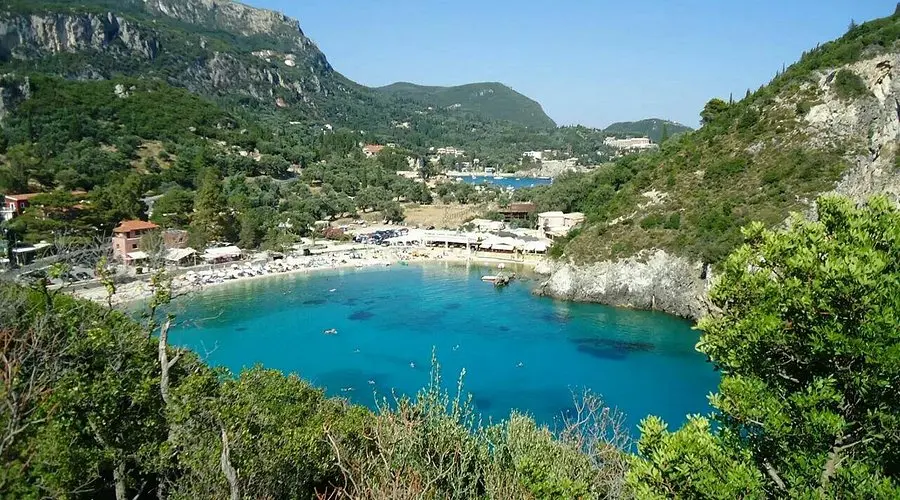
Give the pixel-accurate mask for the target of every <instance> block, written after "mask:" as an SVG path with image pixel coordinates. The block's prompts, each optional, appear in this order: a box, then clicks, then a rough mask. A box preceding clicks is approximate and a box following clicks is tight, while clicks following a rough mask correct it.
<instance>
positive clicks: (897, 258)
mask: <svg viewBox="0 0 900 500" xmlns="http://www.w3.org/2000/svg"><path fill="white" fill-rule="evenodd" d="M818 215H819V218H818V220H816V221H807V220H803V219H801V218H800V217H799V216H796V217H794V218H793V219H792V220H791V221H790V224H789V228H788V229H785V230H778V231H773V230H766V229H764V228H763V226H762V225H761V224H753V225H751V226H750V227H749V228H746V229H745V231H744V235H745V237H746V243H745V244H744V245H743V246H742V247H740V248H739V249H738V250H736V251H735V252H734V253H733V254H732V255H731V256H730V257H729V258H728V259H727V260H726V262H725V263H724V264H723V267H722V269H721V276H720V279H719V281H718V283H717V285H716V286H715V287H714V289H713V290H712V292H711V299H712V301H713V303H714V304H715V305H716V306H717V307H718V308H719V309H720V312H718V313H717V314H714V315H712V316H710V317H708V318H706V319H704V320H703V321H701V322H700V325H699V328H700V329H701V330H702V331H703V335H702V337H701V339H700V342H699V344H698V348H699V350H701V351H702V352H704V353H705V354H706V355H707V356H709V358H710V359H711V360H712V361H713V363H715V365H716V367H717V368H718V369H719V370H721V372H722V382H721V385H720V387H719V393H718V394H715V395H713V396H711V403H712V405H713V407H714V408H715V410H716V411H715V413H714V418H715V419H716V420H717V421H718V431H717V432H715V434H714V441H713V442H708V443H707V445H708V446H707V447H708V448H709V449H707V450H706V451H704V452H703V453H707V454H709V455H711V456H717V457H719V458H720V459H721V460H719V463H718V466H717V467H697V468H695V469H693V470H694V472H696V474H688V475H686V476H685V475H684V474H683V473H684V471H685V470H691V468H690V461H691V460H692V459H695V458H696V456H697V455H696V454H690V453H684V450H685V447H687V446H696V443H697V441H696V440H690V441H688V440H685V441H684V442H683V443H681V444H678V443H675V446H672V444H673V442H672V441H673V439H674V438H673V435H669V434H667V433H666V432H665V430H664V428H663V429H661V428H660V423H659V422H658V421H657V419H653V420H648V421H645V422H644V425H643V428H642V431H643V433H644V436H643V437H642V438H641V445H640V455H641V458H640V459H639V460H638V461H637V465H636V467H635V468H634V469H633V471H632V473H631V477H630V480H631V482H632V485H634V486H635V487H638V488H642V491H643V492H644V493H645V494H646V495H645V496H651V497H652V496H656V495H660V496H672V495H675V496H678V495H685V494H687V493H686V492H690V491H691V490H689V488H696V487H697V486H698V485H702V484H706V485H707V486H708V487H709V490H707V491H700V492H699V493H698V492H697V490H693V494H696V495H699V496H710V497H714V496H716V491H718V490H717V488H721V487H722V486H721V485H723V484H726V483H724V482H723V481H721V480H719V481H712V482H709V481H708V479H709V478H710V476H711V475H716V474H718V475H719V476H723V475H724V474H725V471H726V470H729V469H741V468H742V467H745V466H747V465H750V466H752V467H753V468H755V470H756V471H757V473H756V474H751V473H745V474H743V475H742V476H741V477H740V478H732V479H738V480H739V481H743V482H744V485H743V486H744V491H746V492H749V494H747V495H745V496H746V497H753V496H758V493H759V489H758V483H759V484H761V485H762V487H763V488H764V490H765V492H766V495H767V496H798V497H827V498H849V497H853V498H897V497H900V211H898V209H897V208H896V207H895V206H894V205H893V204H892V203H890V202H889V201H888V200H886V199H884V198H874V199H872V200H871V201H870V202H868V203H867V204H865V205H863V206H858V207H857V206H854V205H853V204H852V203H851V202H850V201H849V200H846V199H843V198H839V197H823V198H820V199H819V201H818ZM690 432H693V433H696V425H693V424H692V425H688V426H687V427H686V428H685V429H682V430H679V431H678V432H676V433H675V435H678V434H683V433H690ZM704 439H706V438H704ZM707 441H708V440H707ZM667 446H668V447H669V448H670V449H669V450H668V451H666V450H665V448H666V447H667ZM715 448H719V449H715ZM679 474H680V476H679ZM673 478H678V479H679V480H678V481H670V479H673ZM720 479H721V478H720ZM647 485H649V487H648V486H647ZM731 486H732V487H733V486H735V485H734V484H731ZM738 490H739V488H738V489H735V490H734V491H738ZM754 493H756V494H754ZM693 494H688V496H694V495H693Z"/></svg>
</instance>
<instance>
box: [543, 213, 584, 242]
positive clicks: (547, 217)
mask: <svg viewBox="0 0 900 500" xmlns="http://www.w3.org/2000/svg"><path fill="white" fill-rule="evenodd" d="M584 219H585V217H584V214H583V213H581V212H572V213H568V214H567V213H563V212H543V213H539V214H538V227H539V228H540V229H542V230H543V231H544V234H545V235H546V236H547V237H548V238H556V237H559V236H565V235H567V234H569V232H570V231H572V229H575V227H577V226H579V225H580V224H582V223H584Z"/></svg>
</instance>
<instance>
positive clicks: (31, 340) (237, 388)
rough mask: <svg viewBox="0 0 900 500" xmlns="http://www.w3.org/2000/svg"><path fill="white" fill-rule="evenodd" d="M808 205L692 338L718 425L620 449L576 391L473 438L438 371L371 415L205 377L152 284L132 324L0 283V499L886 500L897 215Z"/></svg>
mask: <svg viewBox="0 0 900 500" xmlns="http://www.w3.org/2000/svg"><path fill="white" fill-rule="evenodd" d="M818 206H819V207H820V214H819V215H820V219H819V221H817V222H806V221H803V220H800V219H799V218H798V219H797V220H795V221H794V223H793V224H792V225H791V229H789V230H783V231H777V232H776V231H768V230H765V229H763V227H762V225H761V224H754V225H752V226H750V227H749V228H748V229H747V231H746V233H745V234H746V238H747V243H746V244H745V245H744V246H742V247H741V248H740V249H739V250H737V251H736V252H735V253H734V254H733V255H732V256H731V257H730V258H729V259H728V260H727V262H726V264H725V265H724V266H723V269H724V273H723V275H722V279H721V281H720V282H719V284H718V285H717V286H716V287H715V289H714V290H713V292H712V299H713V301H714V303H715V305H716V306H717V307H718V308H720V311H719V312H718V313H716V314H714V315H713V316H712V317H710V318H708V319H707V320H705V321H703V322H701V324H700V328H701V330H702V331H703V335H702V337H701V340H700V343H699V348H700V349H701V350H702V351H703V352H704V353H706V354H707V355H708V356H709V358H710V359H711V361H712V362H713V363H714V364H715V365H716V367H717V368H718V369H720V370H721V371H722V373H723V379H722V382H721V385H720V388H719V393H718V394H715V395H713V396H712V397H711V401H712V403H713V406H714V408H715V411H714V412H713V414H712V415H710V417H709V418H704V417H700V416H695V417H692V418H691V419H690V421H689V422H688V423H687V424H686V425H685V426H684V427H683V428H682V429H679V430H677V431H674V432H670V431H668V430H667V428H666V425H665V423H663V422H661V421H660V420H659V419H658V418H656V417H649V418H647V419H645V420H644V421H643V423H642V425H641V436H640V440H639V442H638V444H637V455H630V454H629V453H628V451H629V450H632V449H631V448H630V444H629V443H630V442H629V440H628V436H627V431H626V430H625V429H623V428H622V419H621V416H619V415H617V414H616V413H615V412H612V411H610V410H608V409H606V408H604V407H603V405H602V401H601V400H600V399H599V398H598V397H597V396H594V395H591V394H587V395H586V396H585V397H583V398H579V399H578V400H577V401H576V403H577V405H576V409H577V411H574V412H573V413H570V414H568V416H567V419H565V420H564V421H563V425H562V427H561V428H560V430H559V431H558V432H551V431H550V430H548V429H546V428H542V427H540V426H538V425H536V424H535V423H534V421H533V420H531V419H530V418H529V417H528V416H526V415H520V414H513V415H511V416H510V418H509V419H508V420H506V421H504V422H500V423H494V424H489V425H485V424H483V423H481V422H480V421H479V420H478V418H477V414H476V413H475V412H474V411H473V408H472V406H471V401H472V399H471V397H469V396H467V395H466V394H465V393H464V392H463V390H462V388H461V387H462V386H461V383H460V385H459V388H458V389H457V390H456V391H454V395H452V396H451V395H450V394H448V393H447V392H446V391H445V390H443V389H442V387H445V385H444V384H442V383H441V380H440V378H439V370H438V368H437V366H436V369H435V372H434V379H433V381H432V383H431V385H430V386H429V387H427V388H426V389H424V390H423V391H422V392H421V393H420V394H418V395H417V397H415V398H413V399H407V398H402V399H399V400H396V401H394V400H391V401H388V400H385V401H383V402H382V404H380V405H379V408H378V409H377V411H370V410H367V409H365V408H361V407H356V406H351V405H349V404H347V403H345V402H343V401H341V400H336V399H328V398H326V397H324V396H323V394H322V392H321V391H319V390H317V389H314V388H312V387H310V386H309V385H308V384H306V383H305V382H304V381H302V380H300V379H298V378H297V377H295V376H284V375H282V374H280V373H278V372H275V371H271V370H265V369H263V368H259V367H257V368H253V369H250V370H246V371H244V372H243V373H241V374H232V373H228V372H224V371H221V370H212V369H210V368H208V367H206V366H205V365H203V364H202V363H201V362H200V361H199V360H198V359H197V357H196V356H195V355H193V354H192V353H190V352H184V351H181V350H177V349H173V348H171V347H168V346H167V345H166V342H167V332H168V324H169V321H171V317H170V316H168V315H167V312H168V311H169V310H170V308H171V307H172V304H170V300H171V294H170V291H169V288H168V285H167V282H166V280H165V277H164V276H163V275H161V274H157V275H154V279H153V280H152V283H153V287H154V288H153V289H154V290H155V294H154V299H153V300H151V302H150V304H149V307H150V310H149V311H148V312H147V314H145V315H144V316H142V319H141V322H140V323H138V322H137V321H136V320H133V319H130V318H128V317H126V316H124V315H122V314H121V313H118V312H116V311H112V310H109V309H108V308H105V307H102V306H98V305H94V304H89V303H85V302H81V301H78V300H74V299H72V298H69V297H67V296H65V295H61V294H60V293H59V292H54V291H51V290H49V289H48V288H47V287H46V285H45V283H44V282H38V283H36V284H34V285H32V286H31V287H30V288H21V287H18V286H12V285H0V342H2V347H3V353H4V355H3V356H2V358H0V360H2V363H3V370H0V399H2V403H3V411H0V432H2V434H0V461H2V463H3V464H4V467H3V468H2V469H0V496H2V497H3V498H23V499H28V498H46V497H64V498H116V499H124V498H193V499H197V498H200V499H205V498H228V497H230V498H242V497H245V496H253V497H256V498H315V497H316V495H317V494H318V495H325V496H326V497H328V498H371V499H379V498H423V497H425V498H559V499H563V498H565V499H568V498H604V497H612V498H620V497H631V496H634V497H637V498H673V497H677V498H722V499H726V498H727V499H731V498H766V497H791V498H848V497H859V498H885V499H887V498H896V497H897V495H900V469H898V466H897V465H898V464H900V406H898V405H900V400H898V399H897V397H896V387H897V384H898V383H900V361H898V360H900V358H898V356H897V345H898V342H900V338H898V332H897V329H896V324H897V318H898V315H900V302H898V297H900V267H898V260H897V259H896V256H897V255H898V253H900V211H898V209H897V208H896V207H894V206H893V205H891V204H890V203H889V202H887V201H886V200H884V199H875V200H873V201H871V202H870V203H869V204H868V206H864V207H859V208H857V207H854V206H853V205H851V204H850V203H849V202H848V201H846V200H842V199H838V198H831V199H821V200H819V203H818ZM56 271H57V272H58V271H62V266H58V267H57V268H56ZM107 284H108V285H109V286H110V292H111V293H114V291H115V285H114V284H113V283H112V282H108V283H107ZM176 302H177V299H176ZM710 419H712V420H713V421H714V422H715V424H712V423H711V422H710ZM328 495H331V496H328Z"/></svg>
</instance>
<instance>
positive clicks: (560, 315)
mask: <svg viewBox="0 0 900 500" xmlns="http://www.w3.org/2000/svg"><path fill="white" fill-rule="evenodd" d="M543 319H544V321H546V322H548V323H568V322H569V315H568V314H566V313H564V312H561V311H554V312H550V313H546V314H544V315H543Z"/></svg>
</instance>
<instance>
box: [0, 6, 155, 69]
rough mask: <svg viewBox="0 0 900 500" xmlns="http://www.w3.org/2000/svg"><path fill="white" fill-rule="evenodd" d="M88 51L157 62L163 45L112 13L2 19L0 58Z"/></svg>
mask: <svg viewBox="0 0 900 500" xmlns="http://www.w3.org/2000/svg"><path fill="white" fill-rule="evenodd" d="M88 49H94V50H108V51H111V52H116V53H119V54H131V55H134V56H138V57H141V58H144V59H154V58H155V57H156V56H157V55H158V54H159V51H160V42H159V40H158V39H157V38H156V37H155V35H154V34H153V33H151V32H148V31H145V30H142V29H140V28H137V27H135V26H133V25H132V23H131V22H129V21H127V20H126V19H124V18H122V17H120V16H118V15H116V14H113V13H108V14H106V15H98V14H59V13H54V14H41V15H38V14H34V15H29V16H10V17H6V18H0V55H4V54H5V55H6V56H7V57H9V58H12V59H19V60H29V59H36V58H39V57H43V56H46V55H53V54H58V53H63V52H68V53H76V52H80V51H84V50H88Z"/></svg>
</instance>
